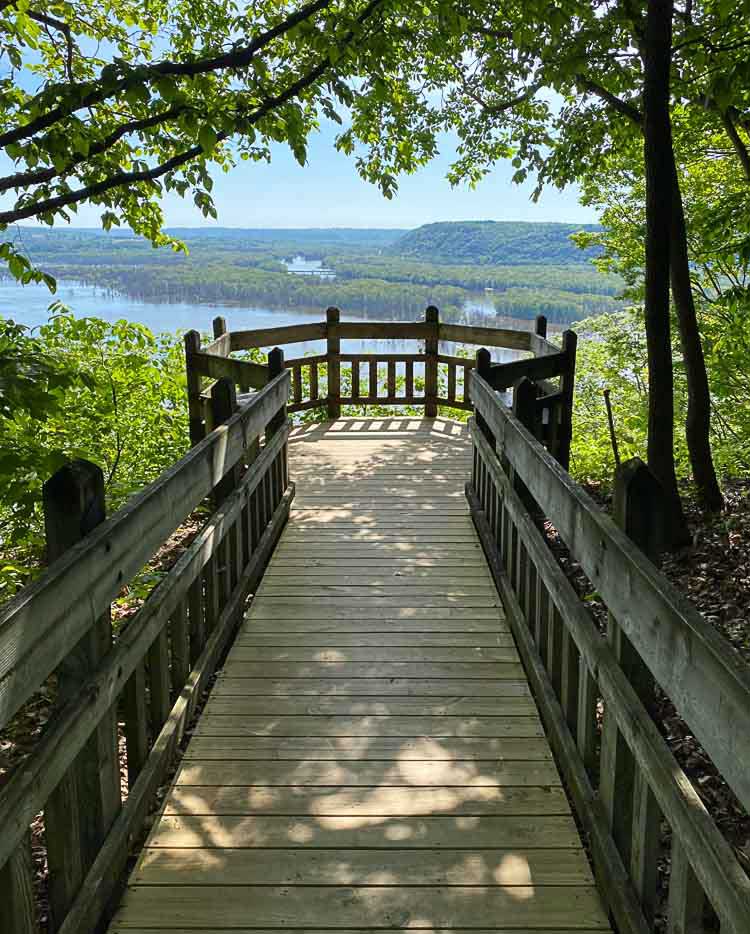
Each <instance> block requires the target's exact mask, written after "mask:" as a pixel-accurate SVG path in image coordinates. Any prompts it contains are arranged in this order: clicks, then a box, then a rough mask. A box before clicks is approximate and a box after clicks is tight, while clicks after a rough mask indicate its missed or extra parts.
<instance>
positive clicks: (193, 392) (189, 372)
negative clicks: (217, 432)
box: [184, 331, 206, 445]
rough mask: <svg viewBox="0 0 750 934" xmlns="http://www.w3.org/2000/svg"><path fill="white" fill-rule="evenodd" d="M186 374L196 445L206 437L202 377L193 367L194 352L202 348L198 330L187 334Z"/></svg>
mask: <svg viewBox="0 0 750 934" xmlns="http://www.w3.org/2000/svg"><path fill="white" fill-rule="evenodd" d="M184 340H185V375H186V377H187V397H188V419H189V424H190V443H191V444H193V445H195V444H198V442H199V441H202V440H203V438H204V437H205V434H206V432H205V430H204V427H203V413H202V412H201V377H200V373H196V372H195V370H194V369H193V359H192V356H193V354H194V353H199V352H200V349H201V336H200V334H199V333H198V332H197V331H188V332H187V334H186V335H185V338H184Z"/></svg>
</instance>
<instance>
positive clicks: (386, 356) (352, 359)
mask: <svg viewBox="0 0 750 934" xmlns="http://www.w3.org/2000/svg"><path fill="white" fill-rule="evenodd" d="M426 359H427V357H426V355H425V354H423V353H342V354H341V362H342V363H373V362H375V363H406V362H407V361H408V360H411V362H412V363H424V361H425V360H426Z"/></svg>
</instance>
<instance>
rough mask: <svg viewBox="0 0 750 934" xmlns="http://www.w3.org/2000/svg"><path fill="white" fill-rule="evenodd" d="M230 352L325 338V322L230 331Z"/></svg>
mask: <svg viewBox="0 0 750 934" xmlns="http://www.w3.org/2000/svg"><path fill="white" fill-rule="evenodd" d="M230 336H231V348H232V350H252V349H253V348H255V347H274V346H275V345H277V344H296V343H301V342H303V341H318V340H325V338H326V323H325V321H321V322H316V323H315V324H288V325H284V326H283V327H278V328H257V329H256V330H254V331H232V332H231V335H230Z"/></svg>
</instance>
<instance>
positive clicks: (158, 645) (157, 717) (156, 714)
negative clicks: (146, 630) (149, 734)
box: [148, 626, 172, 737]
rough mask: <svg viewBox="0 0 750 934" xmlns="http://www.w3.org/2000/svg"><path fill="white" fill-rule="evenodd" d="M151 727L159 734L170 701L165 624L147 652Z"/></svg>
mask: <svg viewBox="0 0 750 934" xmlns="http://www.w3.org/2000/svg"><path fill="white" fill-rule="evenodd" d="M148 671H149V688H150V690H149V701H150V707H151V729H152V730H153V734H154V737H156V736H158V735H159V732H160V731H161V728H162V727H163V726H164V724H165V723H166V722H167V717H168V716H169V711H170V710H171V709H172V703H171V700H170V695H169V642H168V639H167V629H166V626H165V627H164V628H163V629H162V631H161V632H160V633H159V635H158V636H157V637H156V639H154V641H153V644H152V645H151V648H150V649H149V653H148Z"/></svg>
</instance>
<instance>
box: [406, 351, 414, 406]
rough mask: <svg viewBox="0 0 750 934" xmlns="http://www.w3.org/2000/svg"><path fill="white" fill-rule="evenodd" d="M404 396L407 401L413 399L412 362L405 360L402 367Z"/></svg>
mask: <svg viewBox="0 0 750 934" xmlns="http://www.w3.org/2000/svg"><path fill="white" fill-rule="evenodd" d="M404 396H405V397H406V398H407V399H413V398H414V361H413V360H407V361H406V366H405V367H404Z"/></svg>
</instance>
